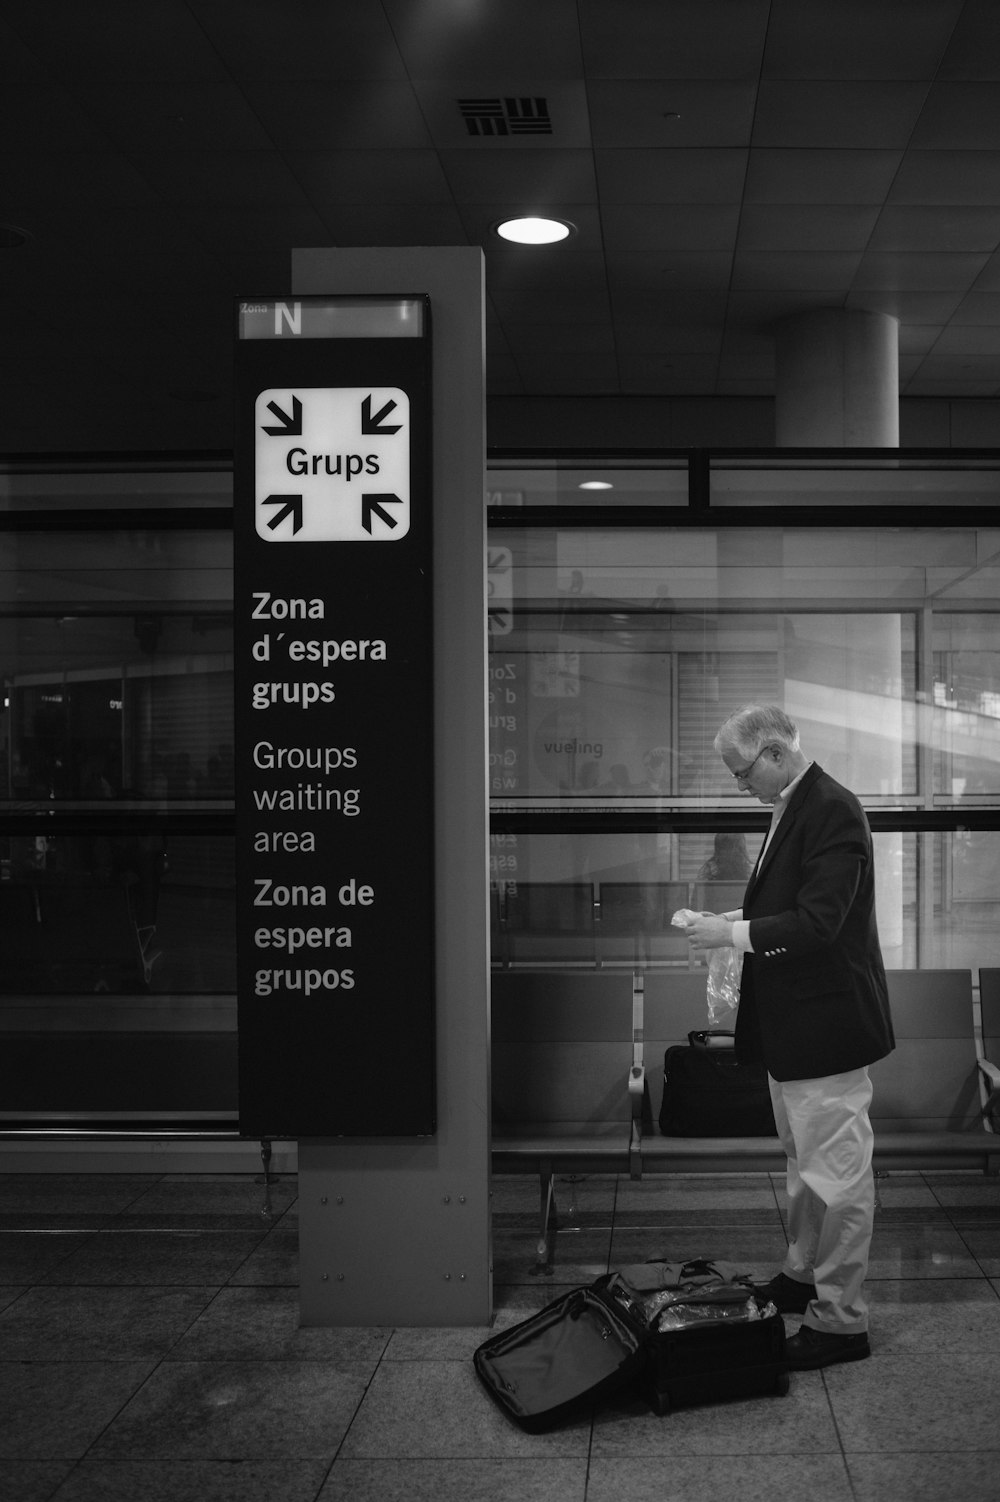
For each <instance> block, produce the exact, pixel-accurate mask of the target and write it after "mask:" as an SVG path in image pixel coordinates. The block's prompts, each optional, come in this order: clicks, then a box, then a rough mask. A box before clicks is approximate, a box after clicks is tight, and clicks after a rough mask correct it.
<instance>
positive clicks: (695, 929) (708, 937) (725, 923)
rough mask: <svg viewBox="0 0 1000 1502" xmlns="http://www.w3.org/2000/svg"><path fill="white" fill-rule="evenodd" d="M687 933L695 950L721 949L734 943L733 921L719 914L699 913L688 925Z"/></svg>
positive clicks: (689, 941)
mask: <svg viewBox="0 0 1000 1502" xmlns="http://www.w3.org/2000/svg"><path fill="white" fill-rule="evenodd" d="M685 933H686V934H687V937H688V943H689V944H690V945H691V948H692V949H694V950H702V949H721V948H722V947H723V946H724V945H726V944H731V943H732V942H733V924H732V919H730V918H722V917H720V916H719V914H718V913H699V914H698V916H697V917H696V918H694V919H693V920H692V922H690V923H689V924H688V926H687V928H686V929H685Z"/></svg>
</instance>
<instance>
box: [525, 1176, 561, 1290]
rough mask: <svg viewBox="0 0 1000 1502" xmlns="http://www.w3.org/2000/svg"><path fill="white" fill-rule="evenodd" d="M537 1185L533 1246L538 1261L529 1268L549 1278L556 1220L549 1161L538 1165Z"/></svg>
mask: <svg viewBox="0 0 1000 1502" xmlns="http://www.w3.org/2000/svg"><path fill="white" fill-rule="evenodd" d="M538 1187H539V1194H540V1203H539V1211H540V1220H539V1227H538V1242H537V1245H536V1247H535V1250H536V1252H537V1254H538V1261H537V1262H536V1263H535V1265H534V1267H533V1268H532V1269H531V1270H532V1272H533V1273H535V1274H536V1275H541V1276H542V1277H546V1278H551V1276H552V1262H553V1257H554V1255H555V1239H556V1220H557V1213H556V1191H555V1175H554V1174H553V1172H552V1165H551V1163H547V1162H544V1161H543V1162H542V1163H540V1164H539V1165H538Z"/></svg>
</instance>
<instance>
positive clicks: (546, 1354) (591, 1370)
mask: <svg viewBox="0 0 1000 1502" xmlns="http://www.w3.org/2000/svg"><path fill="white" fill-rule="evenodd" d="M646 1335H647V1329H646V1322H645V1319H644V1318H643V1315H642V1310H641V1308H640V1307H639V1306H637V1304H636V1301H635V1300H634V1298H633V1297H632V1296H631V1295H630V1293H629V1291H628V1290H627V1289H626V1288H625V1286H624V1285H623V1284H621V1282H620V1280H616V1279H615V1278H614V1276H613V1275H609V1276H606V1277H603V1278H598V1279H597V1281H596V1282H595V1283H593V1284H591V1285H589V1286H588V1287H584V1288H573V1289H571V1290H570V1291H569V1292H568V1293H565V1294H563V1295H562V1296H561V1297H560V1298H558V1299H553V1301H552V1302H551V1303H550V1304H546V1306H545V1308H544V1309H542V1310H540V1311H539V1313H538V1314H533V1315H531V1316H530V1318H528V1319H526V1320H522V1321H521V1323H520V1324H518V1325H513V1326H511V1328H510V1329H509V1330H501V1331H500V1333H499V1334H497V1335H493V1336H491V1337H490V1339H489V1340H487V1341H485V1342H484V1343H483V1344H482V1345H481V1346H479V1348H478V1349H477V1350H476V1351H475V1353H474V1355H473V1364H474V1366H475V1369H476V1373H477V1375H478V1376H479V1378H480V1380H481V1382H482V1383H483V1386H484V1387H485V1388H486V1391H487V1392H488V1393H489V1395H490V1397H491V1398H492V1399H493V1401H494V1402H495V1403H496V1404H497V1405H498V1406H499V1407H500V1408H501V1409H502V1410H503V1412H504V1413H505V1414H506V1415H507V1417H508V1418H510V1419H512V1420H513V1422H514V1423H515V1424H517V1425H518V1426H519V1428H521V1429H526V1430H527V1431H528V1432H529V1433H533V1434H537V1433H540V1432H541V1431H542V1430H544V1429H551V1428H553V1427H554V1426H555V1425H556V1424H560V1423H564V1422H566V1421H567V1420H569V1419H572V1418H574V1417H576V1416H577V1414H581V1413H586V1412H589V1411H590V1409H591V1407H592V1405H593V1404H594V1403H596V1402H599V1401H600V1400H601V1399H602V1398H606V1397H608V1396H610V1395H611V1394H612V1393H616V1392H618V1391H620V1390H621V1389H622V1388H625V1387H628V1386H632V1385H635V1384H636V1383H637V1381H638V1379H639V1377H640V1376H641V1373H642V1369H643V1367H644V1366H645V1363H646Z"/></svg>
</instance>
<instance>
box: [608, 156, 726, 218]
mask: <svg viewBox="0 0 1000 1502" xmlns="http://www.w3.org/2000/svg"><path fill="white" fill-rule="evenodd" d="M594 159H595V162H596V166H597V181H598V183H599V185H600V191H601V199H602V201H603V202H604V203H678V204H687V203H739V202H740V199H741V198H742V196H743V185H744V182H745V180H746V171H747V152H745V151H739V150H735V149H733V150H723V149H720V150H711V149H705V150H699V149H697V148H695V149H691V150H685V148H684V147H680V146H677V147H672V148H655V149H652V150H638V149H635V148H629V147H618V148H616V149H614V150H607V151H605V150H600V151H595V152H594Z"/></svg>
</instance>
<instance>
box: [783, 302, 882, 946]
mask: <svg viewBox="0 0 1000 1502" xmlns="http://www.w3.org/2000/svg"><path fill="white" fill-rule="evenodd" d="M775 356H776V360H775V374H776V390H775V437H776V442H777V446H778V447H779V448H898V447H899V320H898V319H896V318H893V317H892V316H891V315H890V314H888V313H871V312H868V311H866V310H863V309H850V310H848V309H844V308H817V309H815V310H813V311H811V312H808V313H801V314H798V315H797V316H795V317H793V318H786V319H783V320H782V321H781V322H780V323H778V324H777V325H776V327H775ZM817 629H818V630H819V632H820V635H821V636H822V634H823V630H824V629H834V623H832V622H826V623H825V626H824V623H823V622H822V621H821V622H820V623H819V626H818V628H817ZM836 629H837V630H838V631H840V632H843V633H844V634H845V639H844V640H843V641H840V642H839V643H838V646H839V648H840V650H839V652H837V653H836V654H835V655H836V657H837V659H838V662H839V663H840V664H841V666H840V667H839V668H838V671H837V673H836V674H835V675H834V677H835V679H836V680H837V681H836V682H831V681H830V680H829V679H828V677H827V674H826V672H825V671H824V670H822V669H817V670H816V671H814V672H811V673H810V674H809V677H808V680H807V681H805V682H795V681H794V680H793V681H789V682H788V683H787V684H786V688H787V691H788V696H789V699H790V700H791V701H792V702H790V704H789V710H790V712H791V713H792V714H793V715H795V714H796V713H797V712H798V713H801V714H803V717H804V719H805V720H806V722H807V724H808V726H809V729H810V732H811V731H812V729H813V728H814V727H815V728H816V729H817V730H818V735H817V741H818V743H819V744H818V746H814V748H813V749H812V754H813V755H815V756H817V758H818V759H819V760H820V761H822V760H823V757H824V755H828V756H829V761H828V762H827V768H828V770H829V771H831V772H832V773H833V774H834V776H837V777H840V778H841V779H842V780H843V781H844V782H845V783H847V784H848V786H850V787H852V788H853V789H854V791H855V792H857V793H858V795H859V796H860V797H861V799H862V802H864V801H865V794H866V793H867V794H872V793H876V794H888V795H892V796H895V795H898V794H899V793H901V792H902V788H903V729H902V700H901V698H900V697H899V695H900V692H901V690H900V683H901V678H902V669H901V644H900V631H899V617H898V615H896V614H890V615H888V616H886V617H884V618H882V619H881V620H880V619H879V618H877V617H876V618H873V617H872V616H870V615H867V614H866V615H864V616H861V617H856V618H852V617H850V616H848V617H845V618H844V619H843V620H842V621H840V622H838V623H836ZM832 645H833V644H832V643H831V642H824V643H823V645H822V650H821V649H820V646H819V644H818V643H817V651H816V658H817V661H820V660H823V661H825V660H826V659H827V658H828V657H829V655H830V649H831V647H832ZM851 663H852V664H854V667H853V669H851V668H845V667H844V666H843V664H851ZM859 664H863V665H864V669H863V672H862V671H861V670H860V668H859V666H858V665H859ZM873 683H875V684H880V685H881V688H880V689H879V688H876V689H874V690H873V688H872V684H873ZM806 749H807V750H809V749H810V748H809V747H808V746H807V747H806ZM875 882H876V907H877V914H878V924H879V934H880V938H881V941H882V951H883V956H884V958H885V962H886V965H887V966H890V967H894V966H900V965H902V963H903V836H902V835H901V834H899V833H885V834H880V835H879V836H877V838H876V841H875Z"/></svg>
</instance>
